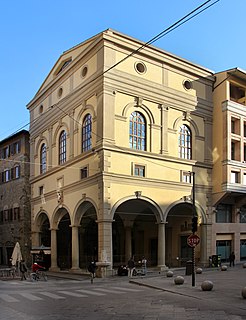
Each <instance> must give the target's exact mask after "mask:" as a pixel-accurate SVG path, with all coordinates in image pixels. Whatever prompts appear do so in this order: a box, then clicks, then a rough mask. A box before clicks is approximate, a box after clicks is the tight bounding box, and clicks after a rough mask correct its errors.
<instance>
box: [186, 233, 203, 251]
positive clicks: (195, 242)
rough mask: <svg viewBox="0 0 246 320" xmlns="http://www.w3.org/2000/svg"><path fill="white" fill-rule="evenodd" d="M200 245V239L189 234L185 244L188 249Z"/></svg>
mask: <svg viewBox="0 0 246 320" xmlns="http://www.w3.org/2000/svg"><path fill="white" fill-rule="evenodd" d="M199 243H200V238H199V237H198V236H197V235H196V234H191V235H189V237H188V238H187V244H188V245H189V246H190V247H192V248H193V247H196V246H197V245H198V244H199Z"/></svg>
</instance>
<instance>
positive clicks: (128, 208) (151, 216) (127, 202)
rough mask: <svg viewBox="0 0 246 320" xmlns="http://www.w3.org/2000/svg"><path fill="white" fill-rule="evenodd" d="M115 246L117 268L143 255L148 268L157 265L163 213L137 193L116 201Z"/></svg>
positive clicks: (113, 214) (114, 211)
mask: <svg viewBox="0 0 246 320" xmlns="http://www.w3.org/2000/svg"><path fill="white" fill-rule="evenodd" d="M111 218H112V219H113V225H112V239H113V243H112V247H113V261H114V265H115V266H117V264H124V263H127V261H128V259H129V258H130V257H131V256H132V255H134V256H135V261H138V260H140V259H142V257H143V256H145V257H146V259H147V260H148V263H149V265H153V266H154V265H155V266H156V265H157V263H158V251H157V247H158V245H157V242H158V232H159V231H158V228H159V224H161V222H162V221H163V214H162V211H161V209H160V207H159V205H158V204H156V203H155V202H154V201H153V200H152V199H150V198H148V197H145V196H141V195H139V194H137V193H136V195H135V196H131V195H130V196H128V197H124V198H122V199H120V200H119V201H117V202H116V203H115V204H114V206H113V208H112V210H111Z"/></svg>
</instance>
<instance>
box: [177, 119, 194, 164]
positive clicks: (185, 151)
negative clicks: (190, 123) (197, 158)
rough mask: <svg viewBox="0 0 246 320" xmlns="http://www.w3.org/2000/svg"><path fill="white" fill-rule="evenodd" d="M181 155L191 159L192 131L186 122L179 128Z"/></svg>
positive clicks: (183, 157)
mask: <svg viewBox="0 0 246 320" xmlns="http://www.w3.org/2000/svg"><path fill="white" fill-rule="evenodd" d="M179 157H180V158H182V159H189V160H190V159H191V131H190V129H189V128H188V127H187V126H186V125H185V124H183V125H182V126H181V127H180V128H179Z"/></svg>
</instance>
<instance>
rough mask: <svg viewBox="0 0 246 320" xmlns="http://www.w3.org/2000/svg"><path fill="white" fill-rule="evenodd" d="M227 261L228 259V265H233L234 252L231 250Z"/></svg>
mask: <svg viewBox="0 0 246 320" xmlns="http://www.w3.org/2000/svg"><path fill="white" fill-rule="evenodd" d="M229 261H230V267H231V266H233V267H234V266H235V253H234V252H233V251H232V253H231V254H230V256H229Z"/></svg>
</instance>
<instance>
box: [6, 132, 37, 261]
mask: <svg viewBox="0 0 246 320" xmlns="http://www.w3.org/2000/svg"><path fill="white" fill-rule="evenodd" d="M0 158H1V160H0V265H8V264H9V263H10V258H11V255H12V252H13V248H14V246H15V244H16V242H19V243H20V246H21V250H22V255H23V258H24V259H25V260H26V262H27V263H28V264H29V263H31V256H30V249H31V210H30V183H29V177H30V144H29V132H28V131H26V130H22V131H20V132H18V133H16V134H13V135H12V136H10V137H8V138H6V139H4V140H2V141H0Z"/></svg>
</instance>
